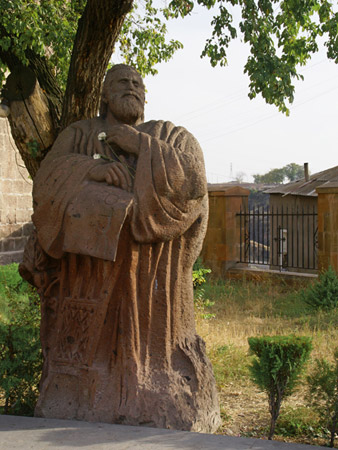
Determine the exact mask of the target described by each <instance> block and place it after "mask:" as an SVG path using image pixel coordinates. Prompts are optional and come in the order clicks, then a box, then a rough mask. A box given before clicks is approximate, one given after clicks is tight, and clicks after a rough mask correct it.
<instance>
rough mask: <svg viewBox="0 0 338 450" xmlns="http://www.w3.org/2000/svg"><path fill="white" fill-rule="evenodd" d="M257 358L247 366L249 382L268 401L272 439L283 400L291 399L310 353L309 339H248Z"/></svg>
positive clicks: (270, 436) (266, 337) (291, 337)
mask: <svg viewBox="0 0 338 450" xmlns="http://www.w3.org/2000/svg"><path fill="white" fill-rule="evenodd" d="M248 342H249V346H250V350H251V352H252V353H254V354H255V355H256V358H255V359H254V361H253V363H252V365H251V366H250V373H251V378H252V380H253V381H254V383H256V384H257V385H258V386H259V387H260V388H261V389H263V390H264V391H266V392H267V394H268V397H269V411H270V414H271V423H270V431H269V439H272V437H273V435H274V431H275V426H276V421H277V419H278V416H279V412H280V407H281V403H282V401H283V399H284V398H285V397H287V396H288V395H291V394H292V392H293V390H294V387H295V385H296V382H297V379H298V377H299V375H300V373H301V370H302V368H303V366H304V363H305V362H306V361H307V359H308V358H309V356H310V352H311V349H312V344H311V338H308V337H296V336H262V337H251V338H249V339H248Z"/></svg>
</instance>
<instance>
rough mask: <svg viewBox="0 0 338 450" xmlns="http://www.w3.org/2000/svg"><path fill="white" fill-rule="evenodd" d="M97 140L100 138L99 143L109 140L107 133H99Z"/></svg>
mask: <svg viewBox="0 0 338 450" xmlns="http://www.w3.org/2000/svg"><path fill="white" fill-rule="evenodd" d="M97 138H98V140H99V141H105V140H106V138H107V135H106V133H105V132H104V131H101V133H99V134H98V135H97Z"/></svg>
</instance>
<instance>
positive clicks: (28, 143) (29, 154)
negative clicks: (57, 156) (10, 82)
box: [9, 81, 56, 178]
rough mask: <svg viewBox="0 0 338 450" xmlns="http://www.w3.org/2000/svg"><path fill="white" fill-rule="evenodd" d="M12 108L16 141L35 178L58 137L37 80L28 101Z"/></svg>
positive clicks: (44, 96)
mask: <svg viewBox="0 0 338 450" xmlns="http://www.w3.org/2000/svg"><path fill="white" fill-rule="evenodd" d="M10 108H11V114H10V115H9V122H10V126H11V130H12V136H13V139H14V141H15V143H16V146H17V147H18V150H19V152H20V155H21V157H22V159H23V161H24V163H25V166H26V167H27V170H28V172H29V174H30V175H31V177H32V178H34V176H35V174H36V172H37V170H38V168H39V166H40V162H41V161H42V159H43V158H44V156H45V155H46V153H47V152H48V150H49V149H50V148H51V146H52V145H53V142H54V140H55V138H56V129H55V126H54V123H53V120H52V116H51V114H50V106H49V102H48V99H47V97H46V95H45V94H44V92H43V91H42V89H41V88H40V85H39V83H38V81H36V84H35V88H34V91H33V93H32V94H31V95H30V96H29V97H28V98H26V99H24V98H22V100H15V101H12V102H11V105H10Z"/></svg>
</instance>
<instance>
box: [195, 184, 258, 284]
mask: <svg viewBox="0 0 338 450" xmlns="http://www.w3.org/2000/svg"><path fill="white" fill-rule="evenodd" d="M249 193H250V191H249V189H244V188H242V187H240V186H234V187H226V188H224V189H221V190H220V189H219V187H217V185H215V187H212V185H211V186H209V222H208V229H207V234H206V236H205V240H204V243H203V249H202V253H201V258H202V261H203V263H204V265H205V266H206V267H209V268H210V269H211V270H212V274H213V276H214V277H217V278H221V277H224V276H225V274H226V272H227V270H229V269H230V268H232V267H234V266H235V265H236V264H237V263H238V261H239V256H240V223H239V217H238V216H237V215H236V214H237V213H238V212H239V211H240V209H241V208H242V209H244V208H247V207H248V197H249Z"/></svg>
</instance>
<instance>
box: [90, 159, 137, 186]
mask: <svg viewBox="0 0 338 450" xmlns="http://www.w3.org/2000/svg"><path fill="white" fill-rule="evenodd" d="M89 177H90V179H91V180H94V181H105V182H106V183H107V184H109V185H113V186H116V187H120V188H122V189H124V190H126V191H129V192H131V190H132V180H131V176H130V174H129V172H128V170H127V168H126V166H125V165H124V164H122V163H121V162H113V163H108V164H98V165H97V166H96V167H93V169H92V170H91V171H90V172H89Z"/></svg>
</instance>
